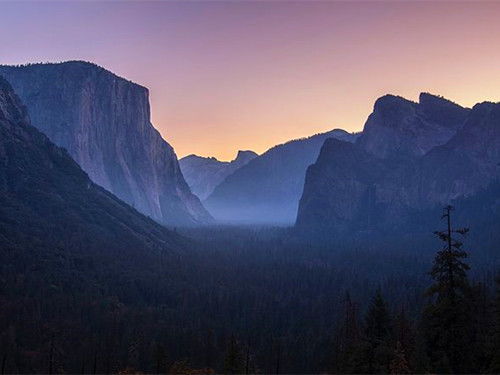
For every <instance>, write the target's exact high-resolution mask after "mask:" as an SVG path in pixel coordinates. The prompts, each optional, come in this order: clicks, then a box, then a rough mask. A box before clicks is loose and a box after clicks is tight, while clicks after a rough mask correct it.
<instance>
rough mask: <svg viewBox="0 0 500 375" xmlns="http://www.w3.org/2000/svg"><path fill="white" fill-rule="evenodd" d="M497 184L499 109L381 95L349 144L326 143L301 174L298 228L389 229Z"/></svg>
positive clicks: (424, 96)
mask: <svg viewBox="0 0 500 375" xmlns="http://www.w3.org/2000/svg"><path fill="white" fill-rule="evenodd" d="M499 178H500V103H497V104H494V103H482V104H477V105H475V106H474V107H473V108H472V109H466V108H461V107H459V106H457V105H456V104H453V103H451V102H449V101H447V100H445V99H442V98H438V97H433V96H430V95H429V94H422V95H421V96H420V103H412V102H409V101H407V100H405V99H402V98H398V97H393V96H386V97H383V98H381V99H379V100H378V101H377V102H376V104H375V108H374V112H373V113H372V115H370V117H369V119H368V121H367V123H366V124H365V129H364V131H363V133H362V136H360V138H359V139H358V140H357V142H356V143H354V144H350V143H346V142H342V141H338V140H333V139H331V140H328V141H326V142H325V144H324V146H323V147H322V149H321V153H320V155H319V157H318V160H317V161H316V163H315V164H313V165H312V166H311V167H309V169H308V171H307V175H306V182H305V186H304V192H303V195H302V198H301V200H300V206H299V211H298V216H297V226H298V227H302V228H316V229H317V228H325V229H337V230H353V229H358V230H378V229H391V228H392V229H394V228H397V227H398V226H400V225H403V224H404V223H406V222H411V221H412V220H413V219H414V218H415V217H417V216H418V215H417V213H418V212H424V211H426V210H431V209H433V208H436V207H440V206H442V205H445V204H449V203H451V202H456V201H457V200H458V201H459V200H463V199H465V198H468V197H471V196H473V195H474V194H477V193H478V192H481V191H483V190H484V189H487V188H488V187H489V186H490V185H491V184H492V183H496V181H497V180H498V179H499ZM493 191H495V190H493ZM499 198H500V197H499ZM468 207H470V205H469V206H468Z"/></svg>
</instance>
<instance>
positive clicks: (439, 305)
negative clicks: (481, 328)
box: [424, 206, 473, 373]
mask: <svg viewBox="0 0 500 375" xmlns="http://www.w3.org/2000/svg"><path fill="white" fill-rule="evenodd" d="M452 210H453V207H451V206H447V207H445V209H444V214H443V216H442V218H443V219H445V220H446V223H447V228H446V230H444V231H436V232H434V233H435V234H436V236H437V237H438V238H439V239H440V240H441V241H443V242H444V247H443V248H442V249H441V250H440V251H438V253H437V255H436V258H435V260H434V265H433V267H432V269H431V272H430V275H431V276H432V278H433V279H434V280H435V282H434V284H433V285H432V286H431V287H430V288H429V289H428V291H427V294H428V295H429V296H430V297H431V298H432V302H431V303H430V304H429V305H428V306H427V307H426V309H425V311H424V321H425V322H426V328H425V336H426V344H427V349H428V350H429V354H430V357H431V363H432V367H433V370H434V371H436V372H440V373H446V372H454V373H463V372H467V371H468V369H469V365H470V354H471V353H470V350H469V349H470V345H471V340H472V326H473V322H472V317H471V303H470V297H471V296H470V287H469V282H468V279H467V271H468V270H469V266H468V265H467V264H466V263H465V262H464V261H463V259H464V258H466V257H467V253H466V252H465V251H464V250H462V245H463V244H462V242H460V241H458V240H457V239H455V238H454V235H455V234H458V235H461V236H465V234H466V233H467V232H468V229H467V228H463V229H455V230H454V229H452V225H451V212H452Z"/></svg>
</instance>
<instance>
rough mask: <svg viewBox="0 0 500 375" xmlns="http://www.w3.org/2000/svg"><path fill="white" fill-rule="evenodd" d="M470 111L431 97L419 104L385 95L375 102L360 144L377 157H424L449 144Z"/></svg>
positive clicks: (429, 95) (422, 97) (421, 100)
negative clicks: (427, 153)
mask: <svg viewBox="0 0 500 375" xmlns="http://www.w3.org/2000/svg"><path fill="white" fill-rule="evenodd" d="M468 112H469V109H467V108H463V107H461V106H459V105H457V104H455V103H452V102H450V101H448V100H446V99H444V98H441V97H438V96H434V95H431V94H427V93H423V94H420V99H419V102H418V103H414V102H412V101H409V100H407V99H405V98H402V97H399V96H394V95H386V96H383V97H381V98H379V99H378V100H377V101H376V102H375V106H374V109H373V112H372V114H371V115H370V116H369V117H368V120H367V121H366V124H365V127H364V130H363V136H362V137H360V138H359V140H358V143H359V145H360V146H361V147H362V148H363V149H365V150H366V151H367V152H368V153H370V154H373V155H375V156H377V157H381V158H387V157H391V156H393V155H395V156H402V155H404V156H421V155H424V154H425V153H426V152H428V151H429V150H430V149H431V148H433V147H435V146H439V145H442V144H444V143H446V142H447V141H448V140H449V139H450V138H451V137H452V136H453V135H454V134H455V133H456V131H457V130H458V129H459V128H460V127H461V126H462V125H463V123H464V120H465V117H466V116H467V113H468Z"/></svg>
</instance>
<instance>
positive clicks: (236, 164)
mask: <svg viewBox="0 0 500 375" xmlns="http://www.w3.org/2000/svg"><path fill="white" fill-rule="evenodd" d="M257 156H258V155H257V154H256V153H255V152H253V151H238V155H237V156H236V159H234V160H232V161H230V162H226V161H219V160H217V159H216V158H213V157H212V158H210V157H209V158H204V157H202V156H197V155H188V156H186V157H184V158H182V159H180V160H179V165H180V167H181V171H182V174H183V176H184V178H185V179H186V182H187V183H188V185H189V187H190V188H191V191H192V192H193V193H194V194H196V195H197V196H198V197H199V198H200V199H201V200H204V199H206V198H207V197H208V196H209V195H210V194H212V192H213V191H214V189H215V187H216V186H218V185H219V184H220V183H221V182H222V181H224V179H225V178H226V177H227V176H229V175H230V174H232V173H234V172H235V171H236V170H238V169H239V168H241V167H243V166H244V165H246V164H248V163H249V162H250V160H252V159H255V158H256V157H257Z"/></svg>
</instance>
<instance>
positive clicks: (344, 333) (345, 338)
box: [334, 292, 360, 374]
mask: <svg viewBox="0 0 500 375" xmlns="http://www.w3.org/2000/svg"><path fill="white" fill-rule="evenodd" d="M359 339H360V332H359V327H358V318H357V307H356V304H355V303H354V302H352V301H351V297H350V295H349V292H347V293H346V296H345V299H344V311H343V317H342V323H341V325H340V327H339V328H338V329H337V332H336V335H335V353H334V369H335V372H336V373H341V374H345V373H349V372H352V371H353V369H352V367H353V363H352V362H353V356H354V354H355V350H356V346H357V345H359Z"/></svg>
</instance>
